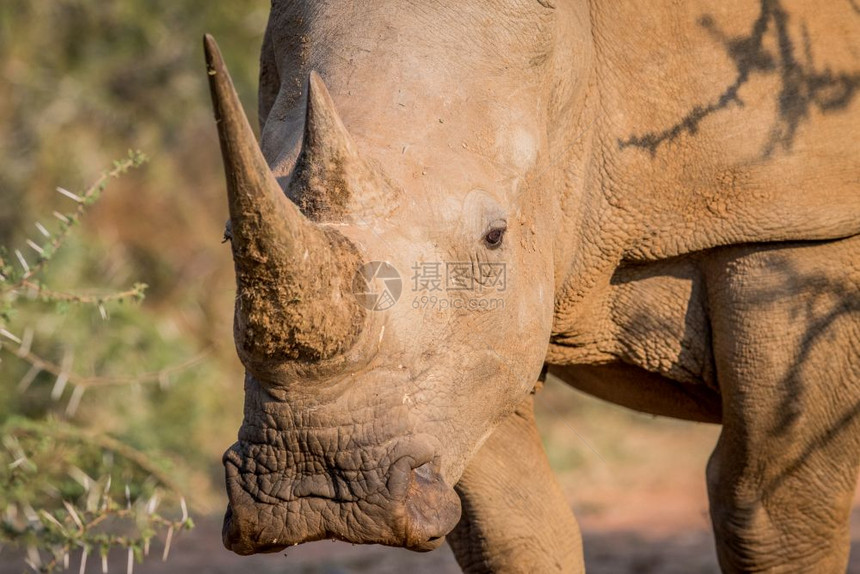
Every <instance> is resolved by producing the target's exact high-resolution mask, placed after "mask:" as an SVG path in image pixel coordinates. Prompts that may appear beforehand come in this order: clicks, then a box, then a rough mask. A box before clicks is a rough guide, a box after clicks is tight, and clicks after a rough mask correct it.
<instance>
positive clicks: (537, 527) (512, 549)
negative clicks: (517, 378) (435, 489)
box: [448, 396, 585, 574]
mask: <svg viewBox="0 0 860 574" xmlns="http://www.w3.org/2000/svg"><path fill="white" fill-rule="evenodd" d="M456 489H457V492H458V494H459V495H460V500H461V502H462V507H463V514H462V517H461V519H460V523H459V524H458V525H457V528H456V529H454V531H453V532H452V533H451V534H450V535H449V536H448V543H449V544H450V545H451V547H452V548H453V550H454V554H455V555H456V557H457V562H459V564H460V566H461V567H462V568H463V571H464V572H467V573H470V574H471V573H478V572H494V573H513V572H524V573H525V572H576V573H581V572H584V571H585V567H584V565H583V560H582V539H581V536H580V532H579V525H578V524H577V523H576V519H575V518H574V516H573V513H572V512H571V511H570V507H569V505H568V502H567V500H565V497H564V495H563V494H562V492H561V488H560V487H559V485H558V483H557V482H556V480H555V477H554V475H553V473H552V470H551V469H550V466H549V461H547V458H546V453H545V452H544V449H543V445H542V444H541V440H540V436H539V435H538V432H537V428H536V427H535V420H534V401H533V397H531V396H530V397H528V398H527V399H526V400H525V401H524V402H523V403H522V404H521V405H520V407H519V408H518V409H517V410H516V412H514V413H513V414H511V415H509V416H508V417H507V418H506V419H505V420H504V421H503V422H502V424H501V425H499V427H498V428H497V429H496V430H495V431H494V432H493V434H492V435H491V436H490V438H488V439H487V441H486V442H485V443H484V445H483V446H482V447H481V449H480V450H479V451H478V453H477V455H476V456H475V457H474V458H473V459H472V461H471V462H470V463H469V466H468V467H467V469H466V471H465V473H464V474H463V477H462V478H461V479H460V482H459V483H458V484H457V487H456Z"/></svg>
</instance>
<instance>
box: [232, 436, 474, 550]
mask: <svg viewBox="0 0 860 574" xmlns="http://www.w3.org/2000/svg"><path fill="white" fill-rule="evenodd" d="M234 448H235V447H234ZM228 452H229V451H228ZM233 453H235V451H233ZM231 458H232V457H227V456H225V466H226V472H227V490H228V493H229V497H230V502H229V504H228V506H227V511H226V514H225V516H224V526H223V530H222V536H223V540H224V545H225V546H226V547H227V548H228V549H229V550H232V551H233V552H236V553H237V554H241V555H248V554H257V553H266V552H277V551H279V550H282V549H283V548H286V547H288V546H292V545H295V544H301V543H303V542H311V541H314V540H322V539H335V540H344V541H346V542H351V543H353V544H385V545H388V546H401V547H405V548H408V549H410V550H414V551H419V552H425V551H429V550H433V549H435V548H438V547H439V546H441V545H442V543H443V542H444V540H445V536H446V535H447V534H448V533H449V532H450V531H451V530H453V529H454V527H455V526H456V525H457V522H458V521H459V520H460V499H459V497H458V496H457V493H456V492H455V491H454V489H453V488H452V487H450V486H448V485H447V484H446V483H445V480H444V479H443V477H442V475H441V474H440V472H439V471H438V467H437V465H436V464H434V463H432V462H423V461H422V460H421V459H420V458H418V459H416V458H413V457H411V456H403V457H401V458H400V459H398V460H397V461H395V462H394V463H393V464H392V465H391V466H390V467H389V470H388V473H387V474H388V476H387V480H386V481H385V486H384V487H383V488H382V489H381V490H379V491H377V492H373V493H363V494H356V495H355V496H350V497H348V498H344V497H334V498H327V497H325V496H320V495H319V494H313V495H308V496H300V497H297V498H294V499H290V500H281V499H275V498H273V497H271V496H268V495H266V494H265V493H260V492H253V489H249V488H248V483H247V482H246V481H245V480H243V479H242V474H241V473H239V472H237V471H238V468H237V467H236V466H235V465H234V464H233V462H232V461H231V460H230V459H231ZM249 490H251V491H252V492H249ZM322 490H323V491H325V490H329V489H322ZM319 492H320V491H317V493H319Z"/></svg>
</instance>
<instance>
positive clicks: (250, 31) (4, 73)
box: [0, 0, 269, 512]
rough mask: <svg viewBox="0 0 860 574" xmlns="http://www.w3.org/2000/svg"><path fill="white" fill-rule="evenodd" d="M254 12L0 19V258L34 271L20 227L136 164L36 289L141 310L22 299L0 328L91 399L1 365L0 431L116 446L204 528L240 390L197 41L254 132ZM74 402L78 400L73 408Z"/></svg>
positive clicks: (104, 10) (89, 1)
mask: <svg viewBox="0 0 860 574" xmlns="http://www.w3.org/2000/svg"><path fill="white" fill-rule="evenodd" d="M268 8H269V2H266V1H263V0H249V1H246V2H241V3H227V2H208V1H204V0H185V1H178V2H177V1H176V0H115V1H113V2H96V1H95V0H4V2H2V3H0V78H2V81H0V125H2V126H3V128H4V129H2V130H0V245H5V246H9V247H10V248H11V249H19V250H21V252H22V254H24V255H25V257H26V258H27V259H29V260H30V261H35V260H36V258H37V253H36V252H35V251H34V250H33V249H31V248H30V247H28V245H27V243H26V242H27V240H28V239H30V240H36V242H37V243H39V241H38V239H40V236H39V234H40V233H41V232H40V231H39V230H38V229H37V228H36V227H35V223H37V222H38V223H40V224H41V225H43V226H44V227H46V228H49V229H50V230H51V231H52V232H55V229H56V225H57V222H56V221H55V220H53V218H52V217H51V213H52V212H53V211H55V210H59V211H61V212H62V211H65V210H67V209H68V202H69V201H70V200H69V199H68V198H65V197H62V196H60V195H59V194H57V193H55V192H54V189H55V188H56V187H57V186H62V187H64V188H67V189H70V190H73V191H74V190H78V191H80V190H83V189H85V187H86V184H88V183H89V182H90V181H91V180H92V179H94V178H95V176H97V175H98V173H100V172H101V171H102V169H104V167H105V166H107V165H110V164H111V162H112V161H113V160H114V159H115V158H117V157H123V156H124V155H125V154H126V150H127V149H129V148H138V149H141V150H143V151H144V152H145V153H146V154H147V155H148V156H149V157H150V162H149V163H148V164H147V165H146V166H145V167H143V168H141V169H139V170H135V171H134V172H132V173H129V174H128V175H126V176H124V177H123V178H122V179H120V180H117V181H114V182H112V183H111V187H110V189H109V190H108V192H107V193H106V194H105V196H104V197H103V199H101V200H100V201H99V202H98V203H97V204H95V205H94V206H93V207H92V209H91V210H90V212H89V213H88V214H87V217H86V220H85V224H84V226H83V227H82V228H81V229H80V230H78V232H77V233H76V234H75V235H73V236H72V237H71V238H70V240H69V242H68V243H67V245H66V247H65V248H64V249H63V250H62V251H61V252H60V253H59V254H58V255H57V257H56V259H55V261H54V262H52V264H51V266H50V267H49V268H48V269H46V270H45V272H44V276H42V277H41V279H42V280H44V283H45V285H46V286H47V287H49V288H51V289H54V290H57V291H63V292H78V293H80V292H83V293H96V295H95V297H96V298H98V296H99V295H98V294H99V293H102V292H103V290H104V288H106V287H107V288H109V289H112V290H118V291H122V290H125V289H129V288H131V287H132V285H133V284H134V283H135V282H137V281H140V282H144V283H147V284H149V286H150V288H149V290H148V292H147V298H146V301H145V302H144V303H143V304H142V305H133V304H129V303H122V304H120V303H110V304H105V305H103V306H102V307H104V310H103V311H102V310H101V309H99V306H98V305H95V306H81V305H79V304H76V303H74V302H67V301H50V302H45V301H41V302H40V301H30V300H29V299H27V297H26V296H23V298H22V299H21V301H19V302H18V303H20V304H18V303H16V304H15V305H14V309H15V310H16V311H17V312H16V313H15V314H13V315H12V316H10V317H7V318H6V319H2V320H0V323H2V324H0V326H2V327H3V328H5V329H7V330H8V331H10V332H12V333H15V334H17V335H16V336H21V335H22V334H23V333H26V332H32V334H33V342H32V352H33V353H34V354H35V355H38V356H39V357H41V358H42V359H44V360H45V361H49V362H51V363H52V364H55V365H57V366H61V367H62V368H65V367H64V366H63V365H66V363H64V361H65V362H67V363H68V370H69V371H70V372H72V373H74V376H75V377H78V379H79V380H85V381H89V382H91V383H92V384H89V385H77V386H76V385H73V384H65V383H64V387H63V388H62V389H60V390H59V392H58V390H57V378H58V377H57V375H56V374H55V373H52V372H51V371H50V370H48V369H41V370H39V371H38V372H37V373H35V374H33V373H31V369H32V365H31V363H30V362H28V361H27V360H24V359H22V358H20V357H17V356H15V352H14V349H12V352H10V349H9V348H7V349H5V350H4V351H2V352H0V360H2V362H0V424H7V423H9V422H10V421H15V420H24V419H26V420H43V421H53V422H52V423H51V424H54V423H56V424H60V425H66V424H68V425H72V426H73V427H74V428H76V429H83V430H84V431H85V432H86V433H90V434H89V435H88V436H109V437H113V438H115V439H117V440H118V441H120V442H121V443H122V444H124V445H128V446H129V447H131V448H133V449H135V450H137V451H140V452H142V453H145V454H146V456H148V457H152V459H153V460H156V461H157V465H158V468H160V469H162V470H163V471H164V472H165V473H167V475H168V476H170V477H171V480H172V481H174V482H175V483H176V485H177V488H179V489H180V490H182V491H184V492H188V493H191V494H192V496H191V502H192V503H193V506H194V507H195V508H197V509H198V510H202V511H204V512H208V511H212V510H214V509H218V508H219V507H220V506H221V504H222V500H221V496H222V495H221V489H222V488H223V487H222V485H221V480H222V479H221V472H222V470H221V465H220V454H221V453H222V452H223V450H224V449H225V448H226V447H227V446H229V444H230V443H231V442H232V441H233V440H234V439H235V432H236V429H237V428H238V423H239V420H240V417H241V401H242V384H241V381H242V378H241V369H240V367H239V365H238V361H237V359H236V358H235V352H234V350H233V348H232V337H231V330H232V326H231V324H232V300H233V294H234V284H233V278H232V264H231V262H230V257H229V250H228V249H227V248H225V247H224V246H223V245H221V244H220V239H221V235H222V231H223V224H224V221H225V219H226V201H225V199H224V195H223V189H224V183H223V175H222V172H221V166H220V154H219V149H218V142H217V136H216V133H215V127H214V122H213V120H212V112H211V107H210V104H209V95H208V86H207V79H206V74H205V67H204V65H203V58H202V50H201V47H200V43H201V42H200V40H201V37H202V35H203V33H204V32H211V33H213V34H215V36H216V37H217V38H218V40H219V43H220V44H221V46H222V49H223V51H224V53H225V55H226V56H227V58H228V60H229V64H230V66H231V70H232V72H233V75H234V80H235V82H236V85H237V88H238V90H239V92H240V95H241V97H242V99H243V101H244V103H245V105H246V108H247V109H248V111H249V115H250V116H251V118H252V120H253V117H254V111H255V110H256V81H257V68H258V64H257V57H258V51H259V48H258V47H259V45H260V43H261V41H262V34H263V30H264V27H265V22H266V18H267V16H268ZM52 221H53V223H51V222H52ZM52 225H53V227H52ZM10 253H11V252H10ZM7 263H8V264H12V265H19V263H17V262H16V258H14V257H7ZM103 314H104V317H107V320H106V319H105V318H104V317H103ZM7 342H8V341H7ZM199 357H202V358H200V360H196V361H192V362H193V364H192V365H190V366H188V363H189V361H190V360H191V359H195V358H199ZM177 365H179V366H180V367H182V368H178V369H174V368H173V367H174V366H177ZM28 378H29V379H31V380H27V379H28ZM111 381H112V382H111ZM22 382H23V383H26V384H22ZM79 387H80V388H83V387H86V391H85V392H82V394H79V396H77V397H73V393H74V392H75V389H76V388H79ZM52 394H53V395H54V396H53V397H52ZM73 403H74V405H75V406H74V408H71V405H72V404H73ZM21 417H24V419H21ZM64 428H65V427H64ZM37 510H38V509H37Z"/></svg>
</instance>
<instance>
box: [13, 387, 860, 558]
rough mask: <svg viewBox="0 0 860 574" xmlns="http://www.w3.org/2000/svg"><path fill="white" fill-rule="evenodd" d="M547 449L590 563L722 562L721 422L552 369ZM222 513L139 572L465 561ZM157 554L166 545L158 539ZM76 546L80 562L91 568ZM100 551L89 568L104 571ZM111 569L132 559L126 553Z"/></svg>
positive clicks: (542, 417) (546, 395)
mask: <svg viewBox="0 0 860 574" xmlns="http://www.w3.org/2000/svg"><path fill="white" fill-rule="evenodd" d="M537 408H538V417H539V426H540V427H541V433H542V436H543V437H544V442H545V444H546V447H547V452H548V455H549V457H550V461H551V462H552V464H553V467H554V468H555V469H556V471H557V474H558V477H559V480H560V482H561V484H562V487H563V489H564V491H565V493H566V494H567V496H568V498H569V500H570V503H571V506H572V508H573V509H574V512H575V513H576V515H577V517H578V519H579V521H580V525H581V527H582V531H583V539H584V545H585V561H586V565H587V568H588V572H589V573H590V574H626V573H630V574H634V573H635V574H711V573H718V572H719V568H718V567H717V562H716V555H715V550H714V543H713V539H712V536H711V527H710V521H709V518H708V513H707V508H708V505H707V495H706V490H705V482H704V467H705V463H706V461H707V458H708V455H709V453H710V450H711V449H712V448H713V445H714V444H715V442H716V440H717V436H718V434H719V428H718V427H716V426H711V425H699V424H691V423H684V422H680V421H672V420H667V419H657V418H654V417H649V416H643V415H640V414H636V413H631V412H629V411H626V410H624V409H621V408H618V407H614V406H611V405H606V404H604V403H601V402H599V401H596V400H594V399H591V398H588V397H586V396H584V395H581V394H578V393H575V392H573V391H571V390H570V389H568V388H566V387H563V386H562V385H561V384H560V383H557V382H553V381H550V382H549V383H548V385H547V388H546V389H545V391H544V392H542V393H541V395H539V400H538V403H537ZM220 527H221V526H220V517H218V516H213V517H203V518H199V517H198V526H197V528H195V529H194V530H193V531H192V532H190V533H183V534H182V536H180V537H178V538H177V539H176V540H175V543H174V545H173V548H172V550H171V555H170V558H169V560H168V561H167V562H166V563H162V562H161V560H160V559H159V558H154V559H150V560H148V561H147V562H145V563H144V564H141V565H135V568H134V572H136V573H138V574H164V573H184V572H194V573H197V572H199V573H211V574H233V573H241V574H275V573H297V574H356V573H377V574H395V573H402V572H409V573H410V574H431V573H432V574H447V573H452V574H455V573H459V572H460V570H459V569H458V568H457V564H456V562H455V560H454V557H453V555H452V554H451V551H450V549H449V548H448V547H447V546H443V547H442V548H440V549H439V550H436V551H434V552H431V553H429V554H416V553H412V552H409V551H406V550H401V549H395V548H383V547H374V546H352V545H350V544H345V543H340V542H316V543H312V544H306V545H303V546H299V547H296V548H294V549H291V550H289V551H287V552H286V553H284V552H281V553H277V554H269V555H263V556H253V557H247V558H243V557H240V556H236V555H234V554H232V553H230V552H228V551H227V550H225V549H224V548H223V547H222V546H221V541H220ZM852 530H853V533H854V539H853V540H854V541H853V544H852V556H851V564H850V566H849V568H848V572H850V573H856V574H860V489H858V492H857V495H855V510H854V513H853V516H852ZM153 554H155V556H160V554H161V548H160V546H159V545H158V544H157V543H155V544H153ZM78 558H79V557H77V556H76V557H73V559H72V562H71V569H70V571H72V572H78V571H79V564H78ZM24 571H26V569H25V567H24V566H23V563H22V562H21V560H20V556H16V555H14V554H10V553H9V552H8V551H7V552H2V553H0V574H12V573H17V572H24ZM100 571H101V570H100V565H99V564H98V563H97V561H91V563H90V564H88V567H87V570H86V572H89V573H97V572H100ZM109 571H110V572H118V573H119V572H125V571H126V556H125V554H122V553H116V554H115V555H113V556H112V557H111V560H110V568H109Z"/></svg>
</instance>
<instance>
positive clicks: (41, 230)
mask: <svg viewBox="0 0 860 574" xmlns="http://www.w3.org/2000/svg"><path fill="white" fill-rule="evenodd" d="M36 229H38V230H39V233H41V234H42V235H44V236H45V237H50V236H51V233H50V232H49V231H48V229H47V228H46V227H45V226H44V225H42V224H41V223H39V222H38V221H37V222H36Z"/></svg>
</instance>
